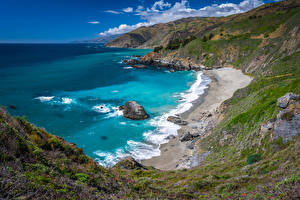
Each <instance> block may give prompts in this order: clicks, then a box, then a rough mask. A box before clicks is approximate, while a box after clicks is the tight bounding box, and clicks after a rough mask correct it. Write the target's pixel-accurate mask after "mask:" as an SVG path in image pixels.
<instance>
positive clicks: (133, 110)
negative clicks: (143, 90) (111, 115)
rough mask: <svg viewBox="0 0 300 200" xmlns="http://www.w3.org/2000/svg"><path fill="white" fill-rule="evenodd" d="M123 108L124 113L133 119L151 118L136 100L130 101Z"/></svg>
mask: <svg viewBox="0 0 300 200" xmlns="http://www.w3.org/2000/svg"><path fill="white" fill-rule="evenodd" d="M122 108H123V115H124V117H126V118H129V119H133V120H143V119H147V118H149V115H148V114H147V113H146V111H145V109H144V108H143V106H141V105H139V104H138V103H137V102H136V101H128V102H127V103H126V104H125V106H124V107H122Z"/></svg>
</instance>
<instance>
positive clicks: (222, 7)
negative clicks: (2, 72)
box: [0, 0, 276, 43]
mask: <svg viewBox="0 0 300 200" xmlns="http://www.w3.org/2000/svg"><path fill="white" fill-rule="evenodd" d="M274 1H276V0H127V1H126V0H105V1H103V0H0V43H63V42H70V41H78V40H86V39H93V38H97V37H101V36H107V35H114V34H123V33H126V32H129V31H131V30H134V29H136V28H138V27H140V26H150V25H154V24H157V23H165V22H169V21H173V20H176V19H180V18H184V17H194V16H199V17H211V16H215V17H218V16H227V15H231V14H235V13H241V12H246V11H248V10H250V9H252V8H255V7H258V6H260V5H262V4H264V3H270V2H274Z"/></svg>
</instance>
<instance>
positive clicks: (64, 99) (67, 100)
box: [61, 97, 73, 104]
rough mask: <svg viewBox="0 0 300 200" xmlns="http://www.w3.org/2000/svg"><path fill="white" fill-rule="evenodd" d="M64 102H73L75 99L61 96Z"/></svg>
mask: <svg viewBox="0 0 300 200" xmlns="http://www.w3.org/2000/svg"><path fill="white" fill-rule="evenodd" d="M61 102H62V104H71V103H72V102H73V100H72V99H71V98H67V97H63V98H61Z"/></svg>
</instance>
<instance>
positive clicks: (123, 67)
mask: <svg viewBox="0 0 300 200" xmlns="http://www.w3.org/2000/svg"><path fill="white" fill-rule="evenodd" d="M123 69H133V67H123Z"/></svg>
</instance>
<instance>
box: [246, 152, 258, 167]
mask: <svg viewBox="0 0 300 200" xmlns="http://www.w3.org/2000/svg"><path fill="white" fill-rule="evenodd" d="M260 160H261V155H260V154H252V155H250V156H248V158H247V164H248V165H251V164H253V163H256V162H258V161H260Z"/></svg>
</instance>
